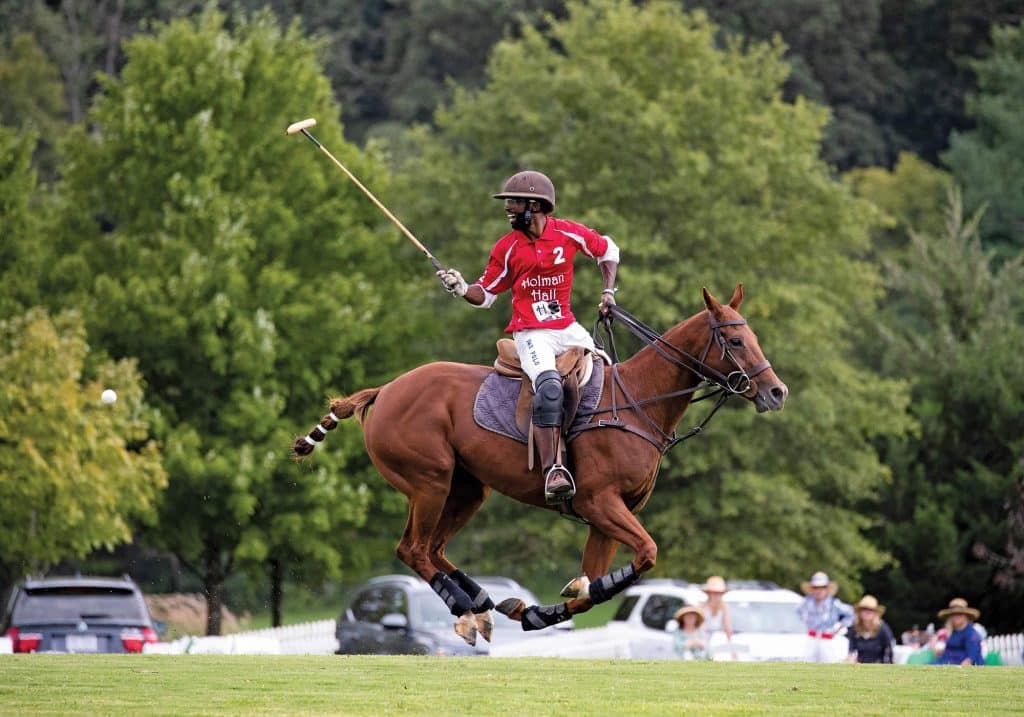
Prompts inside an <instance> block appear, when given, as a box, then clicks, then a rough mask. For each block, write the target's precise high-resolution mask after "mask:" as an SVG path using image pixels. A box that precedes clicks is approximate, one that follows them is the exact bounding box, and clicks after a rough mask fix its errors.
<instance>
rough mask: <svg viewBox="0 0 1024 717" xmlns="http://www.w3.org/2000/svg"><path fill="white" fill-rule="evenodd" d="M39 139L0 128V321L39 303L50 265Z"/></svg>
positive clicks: (27, 132)
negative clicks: (36, 159)
mask: <svg viewBox="0 0 1024 717" xmlns="http://www.w3.org/2000/svg"><path fill="white" fill-rule="evenodd" d="M37 138H38V135H37V133H36V132H35V131H34V130H31V129H25V130H24V131H21V132H17V131H15V130H13V129H9V128H7V127H0V226H2V227H3V233H4V237H3V241H2V242H0V318H5V317H10V316H15V315H20V314H22V313H23V312H24V311H25V310H26V309H28V308H29V307H30V306H33V305H35V304H37V303H38V302H39V301H40V295H39V287H38V281H39V276H40V274H41V273H42V270H43V267H45V266H46V262H47V259H48V253H47V243H46V241H45V237H46V233H45V230H44V227H45V220H44V216H45V214H46V213H45V212H43V211H41V210H42V209H44V208H46V207H48V206H49V204H50V197H49V196H48V195H46V194H45V193H43V192H41V191H40V187H39V184H38V181H37V175H36V172H35V170H33V169H32V154H33V152H34V151H35V148H36V145H37Z"/></svg>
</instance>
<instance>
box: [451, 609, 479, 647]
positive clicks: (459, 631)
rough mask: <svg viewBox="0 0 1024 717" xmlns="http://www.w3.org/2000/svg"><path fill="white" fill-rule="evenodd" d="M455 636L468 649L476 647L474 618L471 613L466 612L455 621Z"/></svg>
mask: <svg viewBox="0 0 1024 717" xmlns="http://www.w3.org/2000/svg"><path fill="white" fill-rule="evenodd" d="M455 634H456V635H458V636H459V637H461V638H462V639H463V640H465V641H466V644H467V645H469V646H470V647H476V618H475V617H474V616H473V613H471V612H467V613H466V614H465V615H463V616H462V617H460V618H459V619H458V620H456V621H455Z"/></svg>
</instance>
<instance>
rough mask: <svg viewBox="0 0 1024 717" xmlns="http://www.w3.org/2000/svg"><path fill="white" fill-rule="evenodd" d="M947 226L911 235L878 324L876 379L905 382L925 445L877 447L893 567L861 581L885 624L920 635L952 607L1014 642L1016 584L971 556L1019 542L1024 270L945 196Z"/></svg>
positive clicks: (956, 198)
mask: <svg viewBox="0 0 1024 717" xmlns="http://www.w3.org/2000/svg"><path fill="white" fill-rule="evenodd" d="M947 206H948V208H947V210H946V226H945V228H944V230H943V231H942V232H940V233H938V234H935V235H928V234H923V233H918V232H911V235H910V247H909V251H908V253H907V254H906V256H905V257H903V258H901V260H900V261H899V262H893V263H891V264H890V266H889V268H888V270H887V279H888V284H889V286H890V288H891V291H892V296H891V298H890V299H889V300H888V302H887V305H886V308H885V310H884V311H883V312H881V315H880V319H881V321H880V322H879V323H880V328H881V329H882V339H883V341H882V343H881V347H882V351H881V352H880V354H881V359H882V368H883V371H884V372H885V374H887V375H890V376H895V375H900V376H909V377H912V379H913V394H912V395H913V401H912V404H911V408H912V410H913V413H914V415H915V416H916V417H917V420H918V421H919V424H920V434H919V435H915V436H907V437H905V438H902V439H899V438H898V439H894V440H893V439H889V440H886V441H885V457H886V463H887V464H888V465H890V466H891V467H892V472H893V477H894V479H893V481H892V482H891V483H888V484H886V485H885V486H883V489H882V490H883V492H882V503H881V505H882V506H883V510H884V515H885V521H884V522H883V523H881V524H880V526H879V531H878V532H879V536H880V540H879V543H880V545H881V547H883V548H884V549H886V550H889V551H891V552H892V553H893V555H894V556H895V557H896V558H897V560H898V562H897V563H895V564H894V565H893V566H891V567H890V568H888V569H887V570H886V571H884V572H879V573H876V574H875V575H874V576H872V577H871V578H870V579H869V587H870V588H871V589H872V590H876V591H877V592H878V593H879V594H883V595H888V596H889V598H888V601H889V603H890V604H891V605H892V607H893V619H894V620H896V621H897V622H903V623H906V624H909V623H911V622H918V623H923V622H924V621H927V619H928V618H929V616H930V615H931V614H932V613H933V611H934V610H935V607H936V604H939V605H941V604H944V601H945V600H948V599H950V598H952V597H955V596H957V595H961V596H964V597H967V598H968V599H969V600H970V601H971V603H972V604H977V605H979V607H980V608H981V609H982V611H983V612H984V614H985V624H986V625H987V626H988V627H989V628H990V629H992V628H996V629H1016V628H1018V627H1019V614H1018V613H1017V611H1016V610H1015V606H1016V605H1019V604H1020V598H1021V594H1020V589H1021V586H1020V585H1015V584H1013V583H1012V582H1011V583H1000V582H999V581H998V580H996V579H995V576H996V574H997V571H996V570H995V568H994V566H993V565H992V564H991V563H989V562H987V561H982V560H978V559H977V558H976V557H975V555H974V553H973V550H974V549H975V546H976V545H982V546H993V547H995V548H997V549H1001V548H1002V546H1004V545H1010V546H1012V545H1013V541H1014V540H1016V539H1019V536H1018V537H1015V535H1014V534H1013V533H1012V530H1011V525H1010V520H1009V518H1010V516H1012V515H1013V511H1014V510H1015V509H1016V508H1015V506H1016V500H1018V499H1019V484H1020V480H1021V464H1020V457H1021V455H1022V451H1024V441H1022V439H1021V437H1020V430H1019V426H1020V425H1021V421H1022V418H1024V400H1022V396H1024V358H1022V356H1021V351H1020V347H1021V346H1022V345H1024V321H1022V319H1024V300H1022V299H1024V297H1022V295H1021V291H1020V286H1021V282H1022V281H1024V260H1021V258H1019V257H1018V258H1017V259H1014V260H1011V261H1007V262H1005V263H1003V264H1001V265H997V264H996V262H995V260H994V255H993V253H992V251H991V250H989V251H986V250H985V249H984V248H983V246H982V244H981V241H980V238H979V235H978V226H979V222H980V221H981V216H980V214H977V213H976V214H974V215H972V216H970V217H969V218H968V217H965V215H964V213H963V208H962V201H961V198H960V195H959V193H958V192H956V191H954V192H952V193H951V195H950V198H949V200H948V205H947Z"/></svg>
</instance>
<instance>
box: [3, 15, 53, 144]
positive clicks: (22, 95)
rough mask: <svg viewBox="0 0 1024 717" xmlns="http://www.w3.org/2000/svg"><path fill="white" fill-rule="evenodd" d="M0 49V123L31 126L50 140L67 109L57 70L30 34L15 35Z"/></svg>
mask: <svg viewBox="0 0 1024 717" xmlns="http://www.w3.org/2000/svg"><path fill="white" fill-rule="evenodd" d="M0 50H2V52H0V94H2V95H3V97H4V104H3V106H0V124H4V125H7V126H8V127H23V126H26V125H31V126H34V127H35V128H36V129H37V130H38V131H39V132H41V133H42V134H43V136H45V137H49V138H51V141H53V140H54V139H55V138H56V136H57V135H59V134H60V133H61V131H62V129H63V127H62V126H63V120H64V113H65V112H66V111H67V104H66V103H65V101H64V92H63V90H64V87H63V85H62V84H61V81H60V73H59V72H58V70H57V68H56V67H55V66H54V65H53V63H51V62H50V61H49V59H48V58H47V57H46V54H45V53H44V52H43V50H42V48H40V47H39V44H38V43H37V42H36V38H35V36H34V35H32V34H30V33H27V32H23V33H20V34H18V35H15V36H14V37H13V38H12V39H11V40H10V42H9V44H8V43H3V44H2V45H0Z"/></svg>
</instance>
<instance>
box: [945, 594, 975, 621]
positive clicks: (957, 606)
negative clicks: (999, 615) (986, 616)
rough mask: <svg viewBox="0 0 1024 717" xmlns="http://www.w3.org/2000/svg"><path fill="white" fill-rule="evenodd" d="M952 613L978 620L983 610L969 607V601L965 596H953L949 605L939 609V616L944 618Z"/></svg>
mask: <svg viewBox="0 0 1024 717" xmlns="http://www.w3.org/2000/svg"><path fill="white" fill-rule="evenodd" d="M952 615H966V616H967V617H969V618H971V619H972V620H977V619H978V618H979V617H980V616H981V611H979V610H976V609H975V608H973V607H967V601H966V600H964V599H963V598H953V599H952V600H950V601H949V607H947V608H946V609H945V610H939V617H940V618H942V619H943V620H945V619H946V618H947V617H950V616H952Z"/></svg>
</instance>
